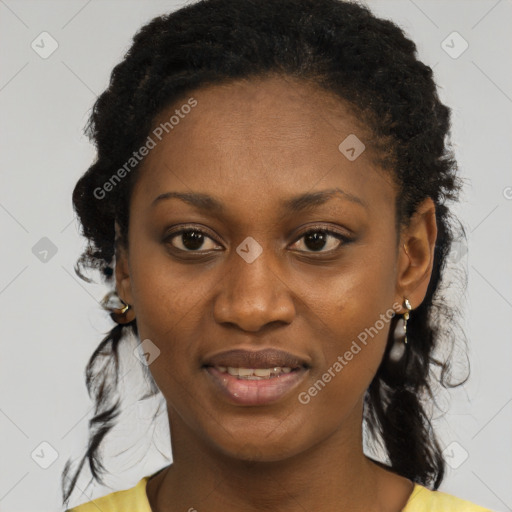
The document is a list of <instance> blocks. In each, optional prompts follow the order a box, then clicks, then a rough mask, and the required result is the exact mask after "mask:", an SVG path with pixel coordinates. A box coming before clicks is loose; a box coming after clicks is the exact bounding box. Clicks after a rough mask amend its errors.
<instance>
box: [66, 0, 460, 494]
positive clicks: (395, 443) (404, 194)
mask: <svg viewBox="0 0 512 512" xmlns="http://www.w3.org/2000/svg"><path fill="white" fill-rule="evenodd" d="M273 74H274V75H275V74H278V75H280V76H284V77H289V78H293V79H297V80H299V81H307V82H309V83H313V84H315V85H316V86H317V87H320V88H322V89H324V90H326V91H329V92H330V93H334V94H335V95H337V96H338V97H339V98H340V100H341V101H343V102H344V103H345V104H347V105H349V106H350V107H351V108H352V109H353V111H355V112H357V113H358V116H359V118H360V119H361V120H362V121H363V122H364V123H365V125H366V126H367V128H368V130H369V132H370V134H371V139H369V140H370V142H371V144H372V148H375V151H374V153H375V155H376V158H377V159H378V163H379V165H380V166H381V167H382V168H383V169H385V170H386V171H388V172H389V173H390V174H391V176H392V178H393V180H394V182H395V183H396V184H397V186H398V189H399V193H398V194H397V202H396V212H397V215H396V218H397V229H398V228H400V227H401V226H404V225H407V223H408V221H409V219H410V217H411V215H412V214H413V213H414V212H415V210H416V208H417V207H418V205H419V204H420V203H421V202H422V201H423V200H424V199H426V198H428V197H430V198H432V200H433V201H434V203H435V206H436V220H437V227H438V237H437V241H436V246H435V253H434V263H433V271H432V276H431V280H430V284H429V287H428V290H427V294H426V297H425V299H424V301H423V302H422V304H421V305H420V306H419V307H418V308H417V309H415V310H414V312H413V314H412V315H411V319H410V321H409V323H408V338H409V339H410V341H411V343H409V344H408V350H407V352H406V356H405V357H404V358H403V360H402V362H401V363H400V364H399V365H398V366H396V365H395V366H394V367H391V366H390V363H389V359H388V358H387V355H388V353H389V350H390V344H388V345H389V346H388V347H387V349H386V353H385V356H384V358H383V361H382V363H381V365H380V367H379V369H378V371H377V373H376V375H375V377H374V379H373V381H372V382H371V385H370V386H369V389H368V390H367V392H366V395H365V404H364V420H365V424H366V427H367V429H368V432H369V434H370V437H371V439H372V440H373V442H374V445H375V446H377V445H380V446H381V447H383V448H384V449H385V451H386V453H387V456H388V458H389V465H390V467H391V469H392V470H393V471H395V472H396V473H398V474H400V475H402V476H404V477H407V478H409V479H411V480H413V481H414V482H417V483H420V484H423V485H428V486H432V487H433V488H434V489H437V488H438V487H439V485H440V483H441V481H442V479H443V476H444V461H443V457H442V453H441V449H440V446H439V443H438V441H437V439H436V436H435V434H434V432H433V430H432V425H431V416H430V414H429V413H428V412H427V410H426V408H425V407H426V405H427V401H428V403H429V404H430V403H435V402H436V401H435V399H434V395H435V392H434V391H433V389H434V387H433V386H434V384H435V383H436V380H435V379H434V378H433V377H434V376H435V377H436V378H437V381H438V382H439V383H441V384H442V385H443V386H444V387H453V386H454V385H460V384H461V383H462V382H459V383H458V384H452V383H450V382H449V381H448V377H449V376H451V372H450V368H451V364H450V358H451V357H448V358H446V359H445V360H444V361H441V360H439V359H438V358H437V356H436V357H435V354H434V352H435V350H437V349H439V348H440V345H441V342H442V345H443V347H445V346H446V345H447V344H448V345H449V343H448V342H449V341H452V345H450V346H452V348H453V341H454V338H455V336H454V333H453V330H452V329H451V328H446V327H444V326H446V325H447V321H450V326H451V325H453V324H452V323H451V322H452V321H453V318H454V311H455V310H454V308H453V306H450V307H449V306H448V305H447V300H446V299H445V297H444V293H443V288H442V286H441V276H442V274H443V273H444V270H445V267H446V261H447V256H448V254H449V251H450V248H451V246H452V242H453V240H454V239H455V236H456V228H455V226H456V225H457V223H456V222H454V220H456V219H455V217H453V216H452V215H451V213H450V211H449V209H448V207H447V203H448V202H449V201H453V200H456V199H457V198H458V193H459V191H460V189H461V180H460V178H458V177H457V165H456V162H455V159H454V157H453V154H452V152H451V150H450V149H449V145H448V135H449V129H450V110H449V109H448V108H447V107H446V106H445V105H443V104H442V103H441V102H440V100H439V97H438V94H437V89H436V85H435V82H434V80H433V74H432V69H431V68H430V67H429V66H427V65H425V64H423V63H422V62H420V61H419V60H418V59H417V55H416V46H415V44H414V43H413V42H412V41H411V40H410V39H408V38H407V37H406V36H405V35H404V33H403V31H402V30H401V29H400V28H399V27H398V26H397V25H395V24H394V23H392V22H391V21H388V20H383V19H379V18H376V17H375V16H374V15H373V14H372V13H371V12H370V11H369V9H368V8H366V7H364V6H362V5H358V4H355V3H352V2H347V1H340V0H280V1H279V2H275V1H272V0H202V1H199V2H196V3H193V4H191V5H188V6H186V7H183V8H181V9H179V10H177V11H175V12H173V13H171V14H168V15H164V16H160V17H157V18H155V19H153V20H152V21H150V22H149V23H148V24H147V25H145V26H144V27H142V29H140V31H139V32H138V33H137V34H136V35H135V36H134V39H133V44H132V46H131V47H130V49H129V50H128V52H127V53H126V55H125V57H124V59H123V60H122V62H120V63H119V64H118V65H117V66H116V67H115V68H114V70H113V72H112V75H111V79H110V83H109V86H108V88H107V89H106V91H105V92H103V93H102V94H101V96H99V98H98V99H97V101H96V103H95V104H94V108H93V111H92V114H91V117H90V120H89V123H88V125H87V127H86V132H87V134H88V135H89V137H90V138H91V139H92V141H93V142H94V143H95V145H96V148H97V159H96V161H95V162H94V163H93V164H92V165H91V167H90V168H89V169H88V170H87V172H85V174H84V175H83V176H82V177H81V178H80V180H79V181H78V183H77V184H76V187H75V189H74V192H73V205H74V208H75V210H76V213H77V214H78V217H79V220H80V222H81V225H82V232H83V235H84V236H85V237H86V238H87V239H88V247H87V250H86V251H85V252H84V253H83V254H82V256H81V258H80V259H79V261H78V263H77V266H76V271H77V273H78V274H79V275H80V276H81V277H82V278H84V279H86V280H89V279H88V278H87V277H85V275H84V274H83V272H82V270H84V269H94V270H97V271H100V273H101V275H102V277H103V279H104V281H105V283H106V284H108V285H110V286H111V288H112V286H113V285H114V278H113V267H114V264H115V263H114V261H115V252H116V244H117V243H126V240H127V235H128V232H127V231H128V230H127V226H128V217H129V207H128V206H129V199H130V194H131V190H132V188H133V184H134V182H135V180H136V176H137V168H134V170H133V171H132V172H131V173H130V175H129V176H128V177H127V178H126V179H123V180H121V181H120V182H119V183H118V184H117V185H116V187H115V190H114V191H112V192H111V193H110V194H109V196H108V199H105V200H103V199H99V198H98V197H97V195H96V194H95V192H94V191H95V190H97V189H98V188H100V187H102V185H103V184H104V183H105V182H107V181H108V179H109V178H111V176H112V175H113V172H114V171H115V170H116V169H119V168H120V167H121V166H122V165H123V163H125V162H126V161H127V160H128V159H129V158H130V157H131V156H132V153H133V151H134V150H136V149H137V148H139V147H141V146H142V144H143V143H144V141H145V140H146V138H147V137H148V134H149V133H150V130H151V128H152V125H153V122H154V120H155V117H156V116H157V115H158V114H159V113H160V112H161V111H162V110H163V109H165V108H166V107H168V106H170V105H171V104H174V103H176V102H177V101H178V100H180V99H183V98H184V97H186V95H187V94H190V93H191V92H192V91H193V90H194V89H197V88H199V87H204V86H208V85H209V84H219V83H227V82H230V81H234V80H237V79H251V78H257V77H258V78H259V77H266V76H270V75H273ZM115 222H117V223H118V224H119V226H120V238H119V240H117V241H116V238H115V230H114V225H115ZM459 229H460V231H462V233H463V231H464V230H463V228H461V227H460V226H459ZM460 231H459V232H460ZM443 283H444V280H443ZM130 329H131V331H132V332H133V333H134V334H137V325H136V321H135V320H134V321H132V322H131V323H129V324H127V325H124V326H123V325H116V326H115V327H114V328H113V329H112V330H111V331H110V332H109V333H108V335H107V336H106V337H105V339H103V341H102V342H101V343H100V345H99V346H98V347H97V349H96V350H95V352H94V353H93V355H92V356H91V358H90V360H89V362H88V365H87V368H86V383H87V388H88V390H89V394H90V396H91V398H93V399H94V402H95V414H94V416H93V418H92V419H91V420H90V423H89V427H90V439H89V446H88V449H87V451H86V453H85V455H84V457H83V458H82V460H81V462H80V464H79V465H78V468H77V469H76V472H75V473H74V476H73V477H70V476H69V473H70V471H71V464H70V461H69V460H68V461H67V463H66V466H65V468H64V471H63V474H62V488H63V497H64V503H67V502H68V500H69V497H70V495H71V493H72V491H73V488H74V487H75V485H76V482H77V478H78V476H79V474H80V472H81V470H82V468H83V465H84V463H85V462H86V461H88V463H89V468H90V470H91V473H92V476H93V477H94V478H95V479H96V480H97V481H99V482H101V483H103V482H102V479H101V474H102V473H103V472H104V467H103V465H102V462H101V457H100V455H99V454H98V451H99V447H100V445H101V443H102V441H103V439H104V437H105V435H106V434H107V433H108V432H109V431H110V429H111V428H112V426H113V424H114V420H115V418H116V417H117V416H118V414H119V409H120V402H119V400H116V399H115V396H116V393H117V385H118V372H119V360H118V359H119V345H120V343H121V342H122V340H123V338H124V334H125V333H126V331H127V330H130ZM450 356H451V353H450ZM463 382H464V381H463ZM152 392H153V393H158V388H157V387H156V385H155V384H153V385H152Z"/></svg>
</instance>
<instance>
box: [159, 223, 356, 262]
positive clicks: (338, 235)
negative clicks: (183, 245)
mask: <svg viewBox="0 0 512 512" xmlns="http://www.w3.org/2000/svg"><path fill="white" fill-rule="evenodd" d="M192 231H193V232H196V233H200V234H202V235H204V236H205V237H207V238H209V239H210V240H213V241H214V242H215V243H216V244H218V243H219V242H217V240H215V239H214V238H213V237H212V236H210V234H209V233H208V232H207V231H204V230H203V229H200V228H197V227H195V226H185V227H183V228H181V229H179V230H178V231H174V232H172V233H170V234H169V235H167V236H166V237H165V239H164V242H165V243H168V244H169V245H171V247H172V249H173V250H175V251H178V252H181V253H189V254H203V255H204V254H208V253H211V252H213V251H216V250H217V249H211V250H206V251H201V250H197V251H191V250H184V249H179V248H178V247H175V246H173V245H172V244H171V241H172V240H173V239H174V238H176V237H178V236H179V235H182V234H183V233H187V232H192ZM318 232H322V233H325V234H326V235H329V236H332V237H334V238H336V239H338V240H339V241H340V242H341V243H340V244H339V245H338V246H337V247H336V248H334V249H330V250H328V251H322V250H320V251H297V252H300V253H306V254H332V253H334V252H336V251H338V250H339V249H340V248H341V246H343V245H345V244H347V243H350V242H351V241H352V239H351V238H349V237H348V236H346V235H343V234H342V233H340V232H338V231H335V230H332V229H328V228H326V227H323V226H313V227H311V228H309V229H308V230H307V231H304V232H303V233H301V234H300V235H299V236H298V238H296V239H295V241H294V242H293V244H295V243H297V242H298V241H299V240H301V239H302V238H304V237H306V236H307V235H309V234H311V233H318ZM293 244H292V245H293Z"/></svg>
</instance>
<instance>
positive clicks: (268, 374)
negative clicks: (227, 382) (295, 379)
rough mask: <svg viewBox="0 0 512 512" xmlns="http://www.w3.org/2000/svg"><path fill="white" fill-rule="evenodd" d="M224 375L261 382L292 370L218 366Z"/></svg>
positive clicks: (285, 368) (277, 367)
mask: <svg viewBox="0 0 512 512" xmlns="http://www.w3.org/2000/svg"><path fill="white" fill-rule="evenodd" d="M215 368H217V370H219V372H222V373H229V375H234V376H236V377H238V378H240V379H246V380H261V379H269V378H272V377H278V376H279V375H282V374H286V373H290V372H291V371H292V369H291V368H289V367H287V366H276V367H274V368H235V367H233V366H216V367H215Z"/></svg>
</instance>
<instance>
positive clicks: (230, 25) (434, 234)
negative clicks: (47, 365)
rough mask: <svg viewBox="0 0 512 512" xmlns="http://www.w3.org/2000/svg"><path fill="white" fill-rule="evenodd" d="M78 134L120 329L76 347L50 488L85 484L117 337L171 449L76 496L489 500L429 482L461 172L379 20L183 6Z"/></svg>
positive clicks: (332, 9)
mask: <svg viewBox="0 0 512 512" xmlns="http://www.w3.org/2000/svg"><path fill="white" fill-rule="evenodd" d="M90 128H91V129H90V133H91V135H92V137H93V139H94V141H95V143H96V146H97V150H98V157H97V160H96V162H95V163H94V164H93V165H92V166H91V167H90V169H89V170H88V171H87V172H86V173H85V175H84V176H83V177H82V178H81V179H80V181H79V182H78V184H77V185H76V188H75V191H74V194H73V201H74V206H75V209H76V211H77V213H78V216H79V218H80V220H81V223H82V225H83V232H84V235H85V236H86V237H87V238H88V241H89V248H88V250H87V252H86V253H85V254H84V255H83V256H82V258H81V261H80V264H81V266H82V267H90V268H96V269H99V270H101V271H102V274H103V276H104V278H105V280H106V282H107V283H108V284H110V285H111V286H112V288H113V289H115V293H114V294H109V296H108V297H107V299H108V300H106V301H105V307H106V308H108V309H109V310H110V311H111V314H112V318H113V319H114V320H115V321H116V322H117V323H118V325H117V326H116V327H114V328H113V329H112V331H111V332H110V333H109V335H108V336H107V337H106V338H105V339H104V340H103V342H102V343H101V344H100V346H99V347H98V349H97V350H96V352H95V353H94V354H93V356H92V358H91V360H90V362H89V365H88V369H87V385H88V388H89V390H90V392H91V393H92V394H93V395H94V399H95V402H96V414H95V417H94V418H93V420H92V421H91V428H92V431H91V439H90V445H89V450H88V452H87V453H86V455H85V457H84V459H83V460H82V463H81V465H80V466H79V468H78V470H77V471H76V472H75V474H74V475H72V476H70V475H69V473H70V467H69V465H67V466H66V468H65V470H64V474H63V486H64V499H65V503H67V501H68V499H69V496H70V494H71V492H72V490H73V487H74V486H75V483H76V480H77V478H78V474H79V472H80V470H81V468H82V465H83V463H84V462H85V461H86V460H87V461H89V465H90V468H91V471H92V474H93V477H94V478H96V479H97V480H100V478H101V470H102V466H101V462H100V459H99V455H98V453H97V451H98V449H99V447H100V446H101V443H102V441H103V438H104V436H105V435H106V433H107V432H108V431H109V430H110V428H111V427H112V425H113V420H114V419H115V417H116V416H117V414H118V413H119V403H117V402H115V401H114V400H113V396H114V394H115V391H116V382H117V372H118V370H119V367H118V349H119V347H120V346H122V343H123V341H125V340H126V339H127V337H128V336H129V335H134V336H137V338H138V339H139V340H140V344H141V351H142V352H143V353H144V356H145V357H144V359H143V361H144V364H143V369H145V370H146V371H147V370H149V373H148V376H149V377H150V378H151V379H152V383H153V386H154V392H155V393H156V392H161V393H162V395H163V397H164V398H165V401H166V404H167V412H168V419H169V427H170V432H171V444H172V455H173V463H172V464H170V465H169V466H166V467H164V468H162V469H161V470H159V471H158V472H157V473H154V474H152V475H148V476H145V477H144V478H142V479H141V480H140V481H139V483H138V484H137V485H136V486H135V487H133V488H131V489H128V490H124V491H119V492H116V493H112V494H109V495H108V496H106V497H103V498H100V499H99V500H95V501H94V502H89V503H87V504H83V505H81V506H78V507H76V508H74V509H72V510H73V511H75V512H88V511H91V510H98V509H100V510H102V511H103V512H107V511H108V512H111V511H121V510H137V511H138V512H150V511H153V512H169V511H175V510H190V511H192V510H199V511H202V510H204V511H209V512H215V511H220V510H226V509H227V508H228V507H229V508H230V509H232V508H234V507H236V508H238V509H241V510H244V511H260V510H280V511H287V510H298V509H299V510H300V509H302V510H316V511H333V510H375V511H377V510H379V511H389V512H397V511H400V510H403V511H406V512H415V511H420V510H421V511H423V510H435V511H443V510H446V511H448V510H449V511H451V512H453V511H457V510H460V511H462V510H465V511H482V510H485V509H483V508H481V507H479V506H477V505H474V504H471V503H469V502H467V501H464V500H461V499H459V498H456V497H453V496H449V495H447V494H445V493H441V492H439V491H436V489H437V488H438V487H439V485H440V483H441V481H442V479H443V476H444V461H443V458H442V454H441V448H440V446H439V444H438V441H437V440H436V437H435V435H434V433H433V431H432V428H431V424H430V421H429V415H428V414H427V412H426V409H427V406H428V405H429V401H432V400H433V395H432V387H431V386H432V377H433V376H432V369H433V368H434V367H435V366H441V369H442V370H444V371H443V372H442V376H443V378H445V373H447V370H448V368H449V366H448V365H449V362H448V361H447V362H440V361H438V360H437V359H435V358H434V355H433V351H434V349H435V348H436V347H438V346H439V344H440V343H447V341H448V340H446V339H444V338H443V334H444V332H445V331H443V324H442V321H443V319H446V318H448V317H449V315H450V311H449V310H448V308H447V307H445V306H444V305H443V299H442V296H441V294H440V291H439V288H440V282H441V277H442V273H443V270H444V267H445V259H446V256H447V254H448V252H449V250H450V246H451V242H452V240H453V237H454V228H453V227H452V223H451V222H450V213H449V208H448V204H449V202H450V201H451V200H455V199H456V198H457V193H458V191H459V189H460V184H459V180H458V178H457V175H456V163H455V161H454V158H453V156H452V154H451V153H450V151H449V149H448V147H447V145H446V136H447V132H448V130H449V109H448V108H447V107H446V106H444V105H443V104H442V103H440V101H439V99H438V96H437V92H436V87H435V84H434V82H433V78H432V70H431V69H430V68H429V67H428V66H426V65H424V64H422V63H421V62H419V61H418V60H417V59H416V55H415V45H414V44H413V43H412V42H411V41H410V40H408V39H407V38H406V37H405V36H404V34H403V32H402V31H401V30H400V29H399V28H398V27H397V26H396V25H394V24H393V23H391V22H389V21H385V20H381V19H378V18H375V17H374V16H373V15H372V14H371V13H370V12H369V11H368V10H367V9H366V8H364V7H362V6H359V5H356V4H352V3H348V2H341V1H338V0H284V1H280V2H279V3H277V2H272V1H270V0H253V1H248V0H242V1H240V0H205V1H202V2H198V3H195V4H192V5H189V6H187V7H184V8H182V9H180V10H179V11H177V12H174V13H173V14H170V15H168V16H162V17H159V18H156V19H154V20H153V21H151V22H150V23H149V24H148V25H146V26H145V27H143V28H142V29H141V31H140V32H139V33H138V34H137V35H136V36H135V38H134V43H133V46H132V47H131V49H130V50H129V51H128V53H127V55H126V56H125V59H124V60H123V62H121V63H120V64H119V65H118V66H116V68H115V69H114V71H113V74H112V78H111V82H110V85H109V88H108V89H107V91H105V92H104V93H103V94H102V95H101V96H100V97H99V99H98V101H97V103H96V105H95V107H94V112H93V114H92V117H91V123H90ZM112 299H118V300H119V304H118V305H116V304H113V303H112ZM443 383H444V381H443ZM363 426H364V427H365V428H366V429H367V431H368V436H369V438H370V440H371V441H373V443H374V444H375V445H376V446H378V445H379V443H380V444H381V446H382V447H383V448H384V450H385V457H384V458H385V459H386V460H385V461H378V460H376V459H373V458H371V457H369V456H368V455H366V454H365V453H364V451H363ZM431 489H433V490H431Z"/></svg>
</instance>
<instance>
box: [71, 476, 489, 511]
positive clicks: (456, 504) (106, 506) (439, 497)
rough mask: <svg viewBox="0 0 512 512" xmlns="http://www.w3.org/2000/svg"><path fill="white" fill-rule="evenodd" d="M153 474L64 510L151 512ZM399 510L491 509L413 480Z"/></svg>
mask: <svg viewBox="0 0 512 512" xmlns="http://www.w3.org/2000/svg"><path fill="white" fill-rule="evenodd" d="M155 474H156V473H155ZM152 476H153V475H148V476H145V477H144V478H142V479H141V480H140V481H139V482H138V484H137V485H135V486H134V487H132V488H131V489H127V490H124V491H116V492H113V493H111V494H107V495H106V496H103V497H102V498H98V499H95V500H93V501H89V502H87V503H83V504H82V505H78V506H77V507H74V508H72V509H68V510H66V512H152V511H151V507H150V506H149V501H148V498H147V495H146V483H147V481H148V480H149V479H150V478H151V477H152ZM402 512H492V511H491V510H490V509H488V508H483V507H480V506H478V505H475V504H474V503H470V502H469V501H465V500H462V499H460V498H457V497H455V496H452V495H450V494H446V493H444V492H441V491H431V490H430V489H427V488H426V487H424V486H422V485H420V484H414V489H413V491H412V493H411V495H410V496H409V499H408V500H407V504H406V505H405V508H404V509H402Z"/></svg>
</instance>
